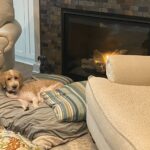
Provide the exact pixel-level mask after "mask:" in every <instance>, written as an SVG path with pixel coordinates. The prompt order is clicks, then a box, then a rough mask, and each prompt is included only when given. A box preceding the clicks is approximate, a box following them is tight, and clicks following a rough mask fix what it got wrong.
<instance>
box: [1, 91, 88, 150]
mask: <svg viewBox="0 0 150 150" xmlns="http://www.w3.org/2000/svg"><path fill="white" fill-rule="evenodd" d="M0 125H2V126H4V127H5V128H6V129H8V130H12V131H14V132H16V133H18V132H19V133H20V134H21V135H23V136H25V137H26V138H28V139H29V140H31V141H32V142H33V143H34V144H36V145H39V146H41V147H44V148H51V147H53V146H56V145H59V144H62V143H65V142H67V141H70V140H72V139H74V138H77V137H80V136H81V135H83V134H85V133H87V126H86V123H85V122H79V123H60V122H58V121H57V119H56V117H55V114H54V112H53V110H52V109H51V108H50V107H49V106H48V105H46V104H44V103H43V104H41V105H40V106H39V108H37V109H31V110H28V111H24V110H23V109H22V107H21V104H20V102H19V101H17V100H12V99H10V98H7V97H5V95H3V93H0Z"/></svg>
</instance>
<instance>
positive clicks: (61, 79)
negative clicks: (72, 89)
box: [32, 73, 73, 85]
mask: <svg viewBox="0 0 150 150" xmlns="http://www.w3.org/2000/svg"><path fill="white" fill-rule="evenodd" d="M32 75H33V78H38V79H41V78H42V79H50V80H56V81H59V82H61V83H62V84H64V85H65V84H70V83H72V82H73V80H72V79H71V78H69V77H67V76H63V75H58V74H44V73H33V74H32Z"/></svg>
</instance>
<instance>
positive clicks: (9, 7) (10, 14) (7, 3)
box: [0, 0, 21, 71]
mask: <svg viewBox="0 0 150 150" xmlns="http://www.w3.org/2000/svg"><path fill="white" fill-rule="evenodd" d="M20 34H21V26H20V24H19V23H18V22H17V21H16V20H15V17H14V8H13V0H0V71H5V70H8V69H11V68H13V67H14V62H15V55H14V46H15V43H16V41H17V39H18V38H19V36H20Z"/></svg>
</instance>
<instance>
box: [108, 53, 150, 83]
mask: <svg viewBox="0 0 150 150" xmlns="http://www.w3.org/2000/svg"><path fill="white" fill-rule="evenodd" d="M106 75H107V78H108V79H109V80H110V81H112V82H116V83H121V84H131V85H150V56H140V55H113V56H110V57H109V58H108V60H107V64H106Z"/></svg>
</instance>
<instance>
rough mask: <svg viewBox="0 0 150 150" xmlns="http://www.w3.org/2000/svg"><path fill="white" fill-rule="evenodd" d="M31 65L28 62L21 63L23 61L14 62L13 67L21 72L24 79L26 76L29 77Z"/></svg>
mask: <svg viewBox="0 0 150 150" xmlns="http://www.w3.org/2000/svg"><path fill="white" fill-rule="evenodd" d="M32 67H33V66H31V65H28V64H23V63H20V62H15V67H14V69H16V70H18V71H20V72H21V73H22V74H23V76H24V79H26V78H29V77H31V74H32Z"/></svg>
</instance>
